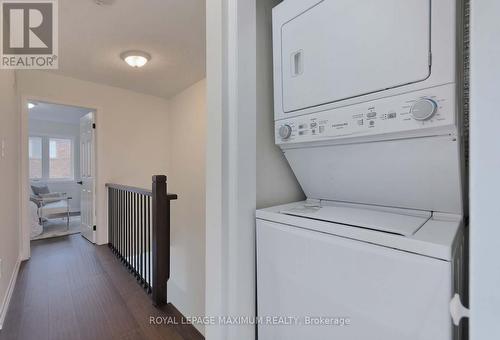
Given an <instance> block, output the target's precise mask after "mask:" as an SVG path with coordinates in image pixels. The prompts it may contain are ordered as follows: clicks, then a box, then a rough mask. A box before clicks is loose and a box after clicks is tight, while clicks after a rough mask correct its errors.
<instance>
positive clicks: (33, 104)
mask: <svg viewBox="0 0 500 340" xmlns="http://www.w3.org/2000/svg"><path fill="white" fill-rule="evenodd" d="M36 105H37V104H36V103H31V102H30V103H28V109H29V110H31V109H32V108H34V107H35V106H36Z"/></svg>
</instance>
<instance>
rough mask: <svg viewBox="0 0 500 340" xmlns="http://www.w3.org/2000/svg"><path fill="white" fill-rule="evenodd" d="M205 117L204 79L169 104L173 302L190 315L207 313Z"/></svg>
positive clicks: (171, 285)
mask: <svg viewBox="0 0 500 340" xmlns="http://www.w3.org/2000/svg"><path fill="white" fill-rule="evenodd" d="M206 116H207V114H206V81H205V80H202V81H200V82H198V83H196V84H194V85H193V86H191V87H189V88H188V89H186V90H184V91H183V92H182V93H180V94H178V95H177V96H175V97H174V98H172V99H171V100H170V107H169V120H170V121H169V124H170V125H169V133H168V134H169V137H170V141H169V146H170V148H171V151H170V171H169V173H168V178H167V185H168V191H169V192H172V193H176V194H178V195H179V198H178V200H176V201H173V203H172V209H171V222H172V223H171V267H170V268H171V274H170V280H169V282H168V298H169V301H171V302H172V303H173V304H174V305H175V306H176V307H177V308H178V309H179V310H180V311H181V313H183V314H184V315H186V316H188V315H189V316H204V315H205V143H206V123H207V122H206ZM195 327H196V328H197V329H198V330H199V331H200V332H202V333H204V327H203V325H195Z"/></svg>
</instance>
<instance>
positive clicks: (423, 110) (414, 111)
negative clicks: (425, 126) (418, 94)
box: [410, 98, 438, 121]
mask: <svg viewBox="0 0 500 340" xmlns="http://www.w3.org/2000/svg"><path fill="white" fill-rule="evenodd" d="M437 107H438V105H437V103H436V102H435V101H434V100H432V99H429V98H423V99H419V100H417V101H416V102H415V103H414V104H413V105H412V106H411V109H410V113H411V115H412V117H413V118H414V119H415V120H421V121H422V120H427V119H429V118H431V117H432V116H434V114H435V113H436V111H437Z"/></svg>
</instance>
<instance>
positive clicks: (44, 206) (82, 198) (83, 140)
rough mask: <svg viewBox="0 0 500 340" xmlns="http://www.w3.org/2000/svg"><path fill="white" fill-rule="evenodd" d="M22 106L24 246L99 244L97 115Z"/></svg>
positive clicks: (46, 104) (42, 104) (43, 104)
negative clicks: (71, 241) (66, 240)
mask: <svg viewBox="0 0 500 340" xmlns="http://www.w3.org/2000/svg"><path fill="white" fill-rule="evenodd" d="M23 105H24V107H25V110H23V111H25V112H26V115H25V117H24V118H25V119H23V122H24V123H26V124H22V129H23V131H24V132H25V133H24V134H23V137H22V138H23V142H25V143H26V146H27V147H22V152H21V157H22V161H23V162H22V163H23V164H26V167H23V170H26V171H25V175H23V177H22V181H23V183H24V185H23V187H24V188H25V190H23V191H24V192H23V194H24V196H25V197H23V202H22V203H23V204H22V206H23V207H24V208H25V209H23V211H22V214H23V217H24V219H23V220H24V221H25V223H24V224H23V226H24V227H23V235H22V239H23V243H27V244H28V245H29V244H30V242H31V241H36V240H40V239H46V238H53V237H63V236H67V235H72V234H81V235H82V236H83V237H84V238H86V239H87V240H88V241H90V242H92V243H95V241H96V240H95V221H96V212H95V206H96V205H95V185H96V184H95V183H96V157H95V139H96V136H95V126H96V125H95V118H96V110H95V109H90V108H86V107H80V106H73V105H66V104H59V103H54V102H51V101H46V100H39V99H33V98H26V99H25V100H23ZM21 145H24V143H21ZM27 248H29V247H27ZM28 257H29V255H28Z"/></svg>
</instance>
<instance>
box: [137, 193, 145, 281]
mask: <svg viewBox="0 0 500 340" xmlns="http://www.w3.org/2000/svg"><path fill="white" fill-rule="evenodd" d="M142 197H143V195H142V194H141V195H139V240H138V242H139V254H140V256H141V258H140V260H139V277H140V281H139V282H140V283H141V284H142V283H143V278H144V273H143V271H142V269H143V266H142V264H143V262H142V257H143V255H142V254H143V253H144V252H143V248H142V245H143V243H142V240H143V228H144V223H143V219H142V218H143V214H142Z"/></svg>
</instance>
